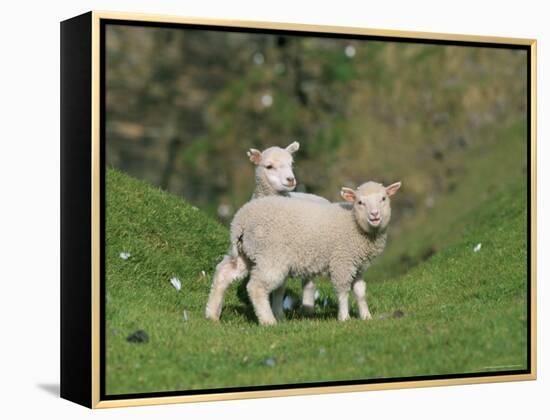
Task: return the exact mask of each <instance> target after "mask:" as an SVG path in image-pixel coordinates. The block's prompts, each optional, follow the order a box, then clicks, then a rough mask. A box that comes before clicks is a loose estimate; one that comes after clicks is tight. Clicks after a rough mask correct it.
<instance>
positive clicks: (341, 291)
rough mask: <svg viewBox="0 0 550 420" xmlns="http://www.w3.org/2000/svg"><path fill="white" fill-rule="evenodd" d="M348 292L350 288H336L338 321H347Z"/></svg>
mask: <svg viewBox="0 0 550 420" xmlns="http://www.w3.org/2000/svg"><path fill="white" fill-rule="evenodd" d="M349 290H350V287H349V286H348V287H347V288H346V287H338V288H337V289H336V293H337V294H338V320H339V321H347V320H348V319H349Z"/></svg>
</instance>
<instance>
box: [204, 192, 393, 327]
mask: <svg viewBox="0 0 550 420" xmlns="http://www.w3.org/2000/svg"><path fill="white" fill-rule="evenodd" d="M400 186H401V183H400V182H397V183H395V184H392V185H390V186H389V187H384V186H383V185H381V184H378V183H375V182H367V183H365V184H363V185H361V186H360V187H359V188H358V189H357V190H356V191H354V190H351V189H349V188H342V192H341V194H342V197H343V198H344V200H346V201H348V202H350V203H353V205H352V206H351V207H350V206H346V205H344V204H343V205H329V206H327V205H323V204H318V203H314V202H311V201H307V200H288V199H286V198H283V197H265V198H261V199H257V200H252V201H251V202H249V203H247V204H246V205H245V206H243V207H242V208H241V209H240V210H239V211H238V212H237V214H236V215H235V217H234V219H233V222H232V224H231V244H232V251H231V256H230V258H231V263H230V264H228V267H231V272H228V273H227V276H224V277H223V278H222V277H218V278H215V279H214V283H213V285H212V290H211V292H210V296H209V300H208V304H207V311H206V312H207V316H208V317H209V318H211V319H218V318H219V316H220V313H221V305H222V302H223V294H224V292H225V290H226V289H227V287H228V286H229V284H230V283H231V282H232V281H234V280H237V279H242V278H243V277H245V276H246V275H247V274H248V272H249V271H250V281H249V282H248V285H247V290H248V294H249V296H250V300H251V301H252V304H253V306H254V311H255V313H256V316H257V317H258V320H259V322H260V323H261V324H275V323H276V319H275V317H274V315H273V312H272V311H271V308H270V305H269V294H270V293H271V292H272V291H273V290H275V289H277V288H281V287H283V288H284V285H285V282H286V278H287V276H288V275H289V274H291V275H297V276H308V277H309V276H313V275H318V274H323V273H328V274H329V275H330V278H331V282H332V284H333V286H334V288H335V290H336V293H337V295H338V319H339V320H346V319H348V318H349V302H348V297H349V292H350V290H351V289H353V292H354V294H355V297H356V299H357V304H358V307H359V315H360V317H361V318H362V319H370V318H371V315H370V312H369V309H368V305H367V302H366V299H365V282H364V281H363V280H362V279H361V277H360V275H359V274H360V273H361V272H362V271H363V270H365V269H366V268H367V267H368V265H369V264H370V263H371V261H372V260H373V259H374V258H376V257H377V256H378V255H380V254H381V253H382V251H383V250H384V247H385V245H386V237H387V233H386V230H387V227H388V224H389V222H390V218H391V208H390V203H389V202H390V200H389V197H390V196H392V195H394V194H395V193H396V192H397V190H398V189H399V188H400Z"/></svg>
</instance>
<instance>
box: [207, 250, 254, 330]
mask: <svg viewBox="0 0 550 420" xmlns="http://www.w3.org/2000/svg"><path fill="white" fill-rule="evenodd" d="M247 274H248V266H247V264H246V261H245V260H244V259H243V258H241V257H240V256H237V257H231V256H229V255H226V256H225V257H224V258H223V260H222V261H221V262H220V263H219V264H218V265H217V266H216V272H215V273H214V279H213V281H212V288H211V289H210V295H209V296H208V302H207V304H206V318H208V319H211V320H213V321H217V320H219V319H220V314H221V312H222V306H223V295H224V293H225V291H226V290H227V288H228V287H229V285H230V284H231V283H232V282H234V281H235V280H240V279H243V278H244V277H246V275H247Z"/></svg>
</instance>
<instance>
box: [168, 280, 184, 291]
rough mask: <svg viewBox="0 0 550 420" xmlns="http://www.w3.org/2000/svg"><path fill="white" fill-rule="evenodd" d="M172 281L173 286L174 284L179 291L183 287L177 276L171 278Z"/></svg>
mask: <svg viewBox="0 0 550 420" xmlns="http://www.w3.org/2000/svg"><path fill="white" fill-rule="evenodd" d="M170 283H172V286H174V289H176V290H177V291H178V292H179V291H180V289H181V281H180V280H179V279H178V278H177V277H172V278H171V279H170Z"/></svg>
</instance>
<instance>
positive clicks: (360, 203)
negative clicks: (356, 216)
mask: <svg viewBox="0 0 550 420" xmlns="http://www.w3.org/2000/svg"><path fill="white" fill-rule="evenodd" d="M357 204H359V205H360V206H363V205H365V203H364V202H363V201H361V200H359V201H358V202H357Z"/></svg>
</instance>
